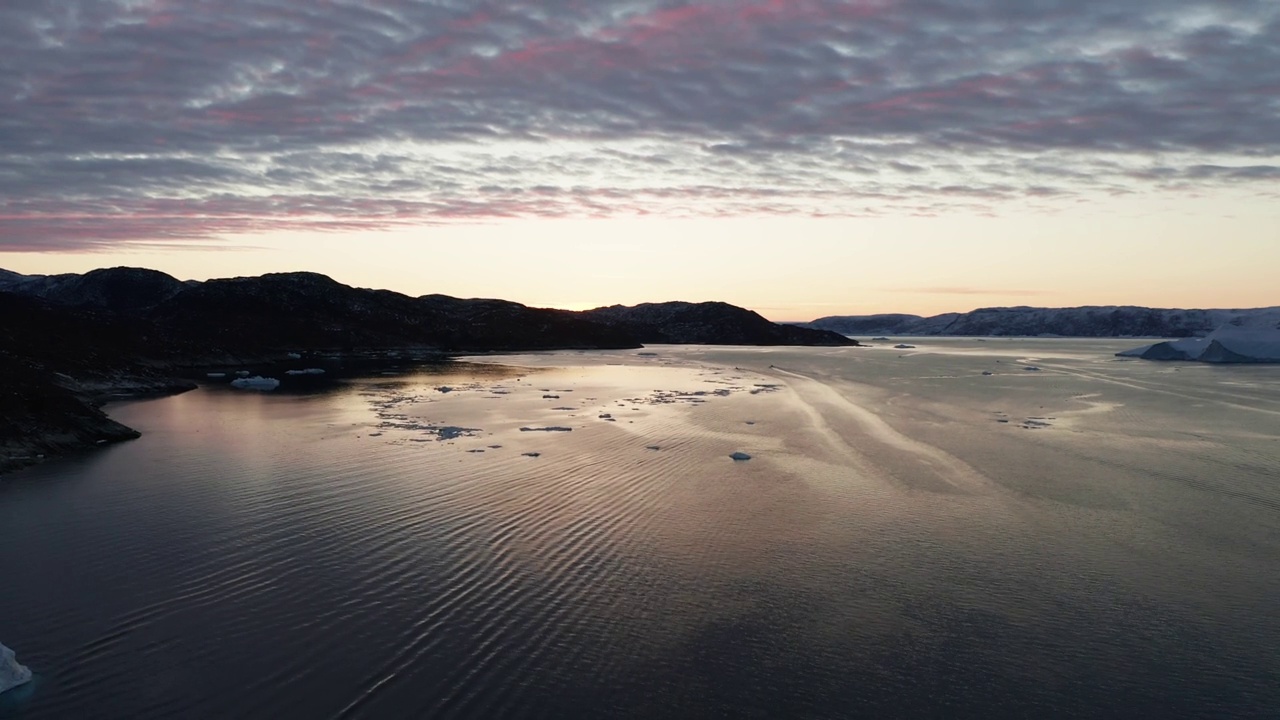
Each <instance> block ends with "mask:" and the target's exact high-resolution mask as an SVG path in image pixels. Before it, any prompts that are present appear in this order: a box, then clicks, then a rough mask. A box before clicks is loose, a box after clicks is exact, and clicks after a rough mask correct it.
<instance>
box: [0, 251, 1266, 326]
mask: <svg viewBox="0 0 1280 720" xmlns="http://www.w3.org/2000/svg"><path fill="white" fill-rule="evenodd" d="M120 269H123V270H147V271H154V272H161V273H164V274H166V275H169V276H170V277H172V278H174V279H176V280H179V281H181V282H206V281H209V280H232V279H239V278H251V277H261V276H263V275H272V274H276V275H281V274H283V275H289V274H303V273H309V274H317V275H322V276H324V277H326V278H328V279H329V280H333V281H335V282H337V283H339V284H342V285H345V286H347V287H351V288H355V289H360V290H386V291H391V292H395V293H399V294H401V295H405V296H407V297H424V296H428V295H448V293H435V292H424V293H408V292H403V291H401V290H398V289H396V288H390V287H377V286H371V285H353V284H351V283H346V282H343V281H342V280H341V279H340V278H335V277H333V276H332V275H329V274H328V273H321V272H317V271H314V270H273V271H269V272H265V273H258V274H252V275H226V276H210V277H200V278H196V277H182V276H178V275H174V274H172V273H165V272H164V271H163V270H158V269H156V268H149V267H142V266H137V265H111V266H100V267H95V268H90V269H89V270H86V271H83V272H75V273H18V274H20V275H25V276H27V277H48V276H55V275H61V274H77V275H83V274H85V273H88V272H93V271H96V270H120ZM6 271H7V272H16V271H14V270H10V269H9V268H5V267H0V272H6ZM450 297H454V298H457V299H462V300H505V301H511V302H516V303H519V304H521V305H525V306H526V307H532V308H543V309H553V310H570V311H575V312H577V311H584V310H594V309H598V308H603V307H609V306H634V305H640V304H661V303H667V302H687V303H701V302H725V301H723V300H715V299H711V300H688V299H685V298H679V297H676V298H664V299H651V300H640V301H638V302H631V303H616V302H615V303H604V304H602V305H592V306H589V307H580V308H569V307H552V306H545V305H531V304H529V303H522V302H520V301H519V300H513V299H512V298H507V297H500V296H488V295H466V296H464V295H450ZM729 304H731V305H732V304H733V303H729ZM739 307H743V306H739ZM1118 307H1131V308H1144V309H1150V310H1180V311H1199V310H1227V311H1240V310H1271V309H1280V305H1258V306H1250V307H1226V306H1217V307H1207V306H1206V307H1155V306H1149V305H1117V304H1112V305H1099V304H1095V303H1085V304H1082V305H1028V304H1013V305H981V306H975V307H972V308H969V309H967V310H947V311H943V312H941V313H932V314H931V315H919V314H918V313H906V312H883V313H857V312H848V313H839V312H836V313H830V314H829V315H825V316H822V315H820V316H815V317H812V318H808V319H803V320H801V319H794V318H793V319H776V318H767V319H769V320H771V321H772V322H776V323H780V324H797V323H808V322H812V321H814V320H819V319H822V318H823V317H842V316H843V317H870V316H877V315H910V316H916V317H922V318H928V317H931V316H936V315H949V314H955V315H964V314H966V313H972V312H977V311H980V310H996V309H1022V308H1029V309H1035V310H1074V309H1086V308H1118ZM746 309H748V310H751V309H752V308H746ZM761 314H763V313H761Z"/></svg>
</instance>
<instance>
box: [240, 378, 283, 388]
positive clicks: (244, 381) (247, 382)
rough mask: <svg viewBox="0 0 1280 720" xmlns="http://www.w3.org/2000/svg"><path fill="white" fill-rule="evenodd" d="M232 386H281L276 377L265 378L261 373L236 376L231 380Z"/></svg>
mask: <svg viewBox="0 0 1280 720" xmlns="http://www.w3.org/2000/svg"><path fill="white" fill-rule="evenodd" d="M231 387H233V388H239V389H241V390H275V389H276V388H278V387H280V381H279V380H277V379H275V378H264V377H262V376H261V375H254V376H253V377H247V378H236V379H235V380H232V381H231Z"/></svg>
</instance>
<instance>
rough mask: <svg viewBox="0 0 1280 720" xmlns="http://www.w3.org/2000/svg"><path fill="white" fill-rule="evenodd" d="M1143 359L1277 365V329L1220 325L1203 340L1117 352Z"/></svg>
mask: <svg viewBox="0 0 1280 720" xmlns="http://www.w3.org/2000/svg"><path fill="white" fill-rule="evenodd" d="M1116 355H1119V356H1120V357H1137V358H1142V359H1143V360H1196V361H1199V362H1208V363H1277V362H1280V327H1277V328H1269V327H1260V328H1254V327H1235V326H1231V325H1226V326H1223V327H1221V328H1219V329H1217V330H1214V331H1213V332H1211V333H1209V334H1208V335H1207V336H1205V337H1202V338H1184V339H1182V340H1168V341H1165V342H1158V343H1156V344H1154V345H1143V346H1142V347H1139V348H1134V349H1132V350H1126V351H1124V352H1120V353H1116Z"/></svg>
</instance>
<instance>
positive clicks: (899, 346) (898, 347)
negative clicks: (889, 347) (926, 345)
mask: <svg viewBox="0 0 1280 720" xmlns="http://www.w3.org/2000/svg"><path fill="white" fill-rule="evenodd" d="M893 347H894V349H896V350H914V349H915V348H916V346H915V345H908V344H906V343H898V344H897V345H894V346H893Z"/></svg>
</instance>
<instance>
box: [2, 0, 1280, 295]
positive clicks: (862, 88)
mask: <svg viewBox="0 0 1280 720" xmlns="http://www.w3.org/2000/svg"><path fill="white" fill-rule="evenodd" d="M0 44H2V45H3V47H4V48H5V52H4V53H3V54H0V267H7V268H9V269H13V270H17V271H20V272H37V273H48V272H61V271H72V270H74V271H80V270H85V269H88V268H92V267H98V266H104V265H117V264H130V265H146V266H150V267H157V268H159V269H162V270H166V271H168V272H171V273H173V274H176V275H179V276H182V277H209V276H219V275H235V274H257V273H261V272H266V271H274V270H288V269H310V270H317V271H320V272H326V273H328V274H330V275H333V276H334V277H336V278H337V279H339V280H342V281H344V282H349V283H352V284H357V285H365V286H378V287H389V288H392V289H396V290H400V291H403V292H408V293H411V294H419V293H426V292H446V293H450V294H454V295H462V296H499V297H507V298H510V299H514V300H519V301H521V302H526V303H530V304H536V305H556V306H563V307H584V306H592V305H596V304H604V303H611V302H638V301H643V300H663V299H676V298H682V299H690V300H701V299H724V300H728V301H730V302H735V303H738V304H742V305H746V306H749V307H753V308H755V309H758V310H760V311H761V312H763V313H764V314H766V315H768V316H770V317H773V318H775V319H807V318H809V317H813V316H817V315H822V314H833V313H855V312H877V311H907V312H940V311H944V310H965V309H970V308H973V307H977V306H981V305H993V304H1037V305H1075V304H1098V303H1139V304H1151V305H1165V306H1169V305H1181V306H1201V307H1203V306H1244V305H1275V304H1280V293H1278V292H1277V291H1276V287H1277V282H1276V279H1275V278H1276V272H1275V271H1276V268H1280V2H1276V0H1126V1H1125V2H1116V1H1115V0H844V1H837V0H759V1H755V0H734V1H730V0H724V1H716V0H703V1H701V2H678V1H674V0H667V1H661V0H659V1H655V0H626V1H623V0H540V1H538V2H523V1H520V0H503V1H502V2H489V1H487V0H471V1H466V2H464V1H463V0H436V1H434V2H426V1H415V0H361V1H359V2H357V1H356V0H351V1H350V2H347V1H344V0H217V1H216V2H215V1H214V0H83V1H77V0H4V2H3V3H0Z"/></svg>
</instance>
